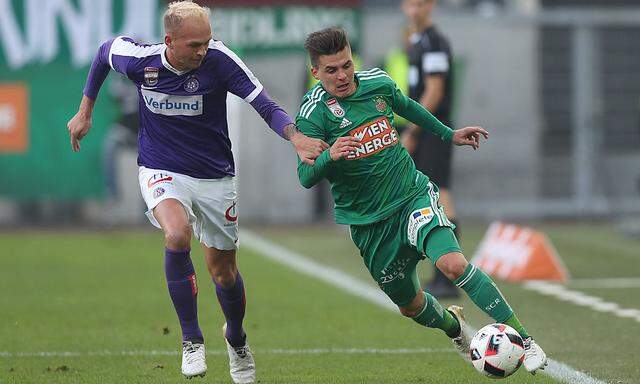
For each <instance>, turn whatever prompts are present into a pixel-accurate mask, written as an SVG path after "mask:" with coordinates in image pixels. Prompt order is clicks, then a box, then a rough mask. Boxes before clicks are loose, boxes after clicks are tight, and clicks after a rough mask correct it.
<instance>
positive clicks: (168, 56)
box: [164, 49, 188, 72]
mask: <svg viewBox="0 0 640 384" xmlns="http://www.w3.org/2000/svg"><path fill="white" fill-rule="evenodd" d="M164 57H165V59H167V62H168V63H169V65H171V66H172V67H173V68H175V69H176V70H178V71H180V72H184V71H186V70H187V69H188V68H182V67H180V65H179V64H178V60H176V58H175V56H173V54H172V53H171V50H170V49H165V51H164Z"/></svg>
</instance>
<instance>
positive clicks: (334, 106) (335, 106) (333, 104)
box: [325, 98, 344, 117]
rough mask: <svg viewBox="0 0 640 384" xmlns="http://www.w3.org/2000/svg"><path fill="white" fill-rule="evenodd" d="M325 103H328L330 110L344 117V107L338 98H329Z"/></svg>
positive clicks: (336, 115) (337, 115)
mask: <svg viewBox="0 0 640 384" xmlns="http://www.w3.org/2000/svg"><path fill="white" fill-rule="evenodd" d="M325 104H327V107H329V110H330V111H331V113H333V115H334V116H335V117H344V109H342V106H340V103H338V100H336V99H334V98H331V99H329V100H327V101H326V102H325Z"/></svg>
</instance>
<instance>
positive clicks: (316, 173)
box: [296, 68, 453, 225]
mask: <svg viewBox="0 0 640 384" xmlns="http://www.w3.org/2000/svg"><path fill="white" fill-rule="evenodd" d="M355 77H356V78H355V81H356V91H355V93H353V94H352V95H350V96H348V97H345V98H338V97H334V96H332V95H330V94H329V93H327V92H326V91H325V90H324V88H323V87H322V85H321V84H317V85H316V86H314V87H313V88H312V89H311V90H309V92H307V94H306V95H305V96H304V97H303V99H302V104H301V106H300V112H299V113H298V115H297V117H296V125H297V126H298V129H300V131H301V132H302V133H304V134H305V135H307V136H309V137H313V138H318V139H321V140H324V141H325V142H326V143H328V144H329V145H333V143H334V142H335V141H336V140H337V139H338V138H339V137H341V136H347V135H350V136H354V137H357V138H358V139H360V143H361V144H362V148H361V149H359V150H357V151H356V152H355V153H352V154H350V155H349V156H347V157H346V158H344V159H340V160H338V161H333V160H332V159H331V157H330V155H329V150H326V151H325V152H324V153H322V155H320V156H319V157H318V158H317V159H316V163H315V164H314V165H313V166H310V165H307V164H304V163H302V162H301V161H300V160H298V177H299V178H300V182H301V183H302V185H303V186H304V187H306V188H310V187H311V186H313V185H315V184H316V183H317V182H318V181H320V180H321V179H323V178H326V179H327V180H328V181H329V183H330V184H331V193H332V195H333V199H334V201H335V216H336V222H337V223H339V224H351V225H365V224H371V223H375V222H378V221H381V220H384V219H385V218H387V217H389V216H390V215H392V214H393V213H395V212H396V211H398V210H399V209H401V208H402V207H403V206H404V205H405V204H406V203H407V202H409V201H410V200H411V199H413V198H414V197H415V196H416V195H417V194H418V193H420V192H421V191H424V190H425V189H426V188H427V185H426V184H427V183H428V178H420V177H418V171H417V170H416V167H415V165H414V163H413V160H412V159H411V156H409V153H408V152H407V151H406V150H405V149H404V147H403V146H402V145H401V144H400V142H399V141H400V140H399V135H398V132H397V131H396V129H395V128H394V125H393V124H394V121H393V117H394V112H395V113H397V114H398V115H400V116H402V117H404V118H406V119H407V120H409V121H412V122H414V123H415V124H417V125H418V126H420V127H423V128H426V129H429V130H431V131H432V132H434V133H435V134H436V135H438V136H440V137H441V138H442V139H443V140H451V137H452V135H453V131H452V130H451V129H450V128H449V127H447V126H445V125H444V124H442V123H441V122H440V121H438V120H437V119H436V118H435V117H433V115H431V114H430V113H429V112H428V111H427V110H426V109H424V107H422V106H421V105H420V104H418V103H416V102H415V101H413V100H411V99H410V98H408V97H406V96H405V95H404V94H403V93H402V92H401V91H400V90H399V89H398V87H397V85H396V83H395V82H394V81H393V80H392V79H391V78H390V77H389V76H388V75H387V74H386V73H385V72H384V71H382V70H381V69H377V68H374V69H371V70H368V71H361V72H356V75H355ZM423 184H424V185H423Z"/></svg>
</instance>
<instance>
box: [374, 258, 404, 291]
mask: <svg viewBox="0 0 640 384" xmlns="http://www.w3.org/2000/svg"><path fill="white" fill-rule="evenodd" d="M408 265H409V259H408V258H404V259H398V260H394V261H393V262H392V263H391V264H389V265H388V266H386V267H385V268H384V269H383V270H382V271H380V274H381V276H380V281H379V285H380V286H381V287H382V286H383V285H384V284H389V283H390V282H392V281H394V280H397V279H400V280H402V279H404V278H405V277H406V276H407V275H406V273H405V270H406V269H407V266H408Z"/></svg>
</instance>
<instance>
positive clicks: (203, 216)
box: [67, 1, 328, 383]
mask: <svg viewBox="0 0 640 384" xmlns="http://www.w3.org/2000/svg"><path fill="white" fill-rule="evenodd" d="M209 15H210V11H209V9H208V8H206V7H201V6H200V5H198V4H195V3H193V2H191V1H180V2H174V3H171V4H169V6H168V8H167V10H166V12H165V14H164V28H165V33H166V36H165V39H164V43H161V44H154V45H144V44H139V43H136V42H135V41H133V40H132V39H130V38H127V37H117V38H115V39H111V40H109V41H107V42H105V43H104V44H102V46H101V47H100V49H99V51H98V54H97V55H96V57H95V59H94V61H93V63H92V66H91V70H90V72H89V75H88V78H87V83H86V86H85V89H84V92H83V93H84V96H83V98H82V101H81V103H80V107H79V110H78V112H77V113H76V115H75V116H74V117H73V118H72V119H71V120H70V121H69V123H68V124H67V126H68V130H69V134H70V138H71V146H72V149H73V150H74V151H78V150H80V143H79V142H80V140H81V139H82V138H83V137H84V136H85V135H86V134H87V133H88V131H89V129H90V127H91V115H92V111H93V106H94V103H95V100H96V98H97V95H98V91H99V89H100V87H101V85H102V83H103V82H104V79H105V78H106V76H107V75H108V73H109V70H110V69H113V70H115V71H116V72H119V73H121V74H123V75H125V76H126V77H128V78H129V79H130V80H131V81H132V82H133V83H134V84H136V86H137V87H138V94H139V104H140V132H139V143H138V165H139V166H140V168H139V182H140V189H141V192H142V195H143V197H144V200H145V202H146V204H147V207H148V211H147V216H148V217H149V220H150V221H151V223H152V224H153V225H155V226H156V227H159V228H161V229H162V231H163V232H164V237H165V259H164V260H165V274H166V279H167V285H168V289H169V295H170V296H171V300H172V301H173V305H174V307H175V310H176V313H177V315H178V319H179V321H180V326H181V328H182V334H183V342H182V373H183V374H184V375H185V376H187V377H194V376H204V374H205V373H206V370H207V365H206V362H205V356H206V353H205V348H204V337H203V335H202V332H201V330H200V327H199V325H198V317H197V304H196V299H197V293H198V287H197V284H196V277H195V271H194V268H193V265H192V262H191V258H190V244H191V235H192V234H194V235H195V237H196V238H197V239H198V241H199V242H200V243H201V244H202V246H203V248H204V253H205V260H206V264H207V269H208V270H209V273H210V275H211V277H212V279H213V281H214V283H215V286H216V293H217V296H218V300H219V302H220V306H221V308H222V311H223V313H224V316H225V319H226V323H225V325H224V326H223V329H224V336H225V341H226V344H227V350H228V353H229V366H230V374H231V378H232V379H233V381H234V382H235V383H253V382H254V381H255V363H254V360H253V356H252V353H251V350H250V349H249V345H248V343H247V338H246V334H245V332H244V330H243V327H242V321H243V318H244V314H245V291H244V285H243V281H242V277H241V275H240V273H239V272H238V268H237V265H236V249H237V241H238V233H237V232H238V224H237V214H236V185H235V165H234V161H233V155H232V152H231V142H230V140H229V133H228V127H227V116H226V98H227V92H231V93H233V94H235V95H237V96H239V97H241V98H243V99H244V100H245V101H247V102H248V103H250V104H251V105H252V106H253V107H254V108H255V109H256V111H257V112H258V113H259V114H260V115H261V116H262V118H263V119H264V120H265V121H266V122H267V123H268V124H269V126H270V127H271V129H272V130H274V131H275V132H276V133H278V134H279V135H280V136H282V137H283V138H284V139H286V140H290V141H291V142H292V144H293V145H294V147H295V149H296V152H297V153H298V156H300V158H301V159H303V161H305V162H307V163H309V164H313V163H314V159H315V158H316V157H317V156H318V155H320V154H321V153H322V152H323V151H324V150H325V149H327V148H328V145H327V144H326V143H324V142H323V141H321V140H318V139H312V138H309V137H307V136H305V135H303V134H302V133H300V132H298V131H297V129H296V126H295V125H294V124H293V121H292V119H291V118H290V117H289V116H288V115H287V114H286V112H284V111H283V110H282V109H281V108H280V107H279V106H278V105H277V104H276V103H275V102H273V101H272V100H271V99H270V98H269V96H268V94H267V92H266V91H265V90H264V89H263V86H262V85H261V84H260V81H259V80H258V79H257V78H256V77H255V76H254V75H253V73H251V71H250V70H249V69H248V68H247V67H246V66H245V64H244V63H243V62H242V61H241V60H240V59H239V58H238V56H236V55H235V54H234V53H233V52H232V51H231V50H229V49H228V48H227V47H226V46H225V45H224V44H223V43H222V42H220V41H216V40H213V39H212V36H211V25H210V23H209Z"/></svg>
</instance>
